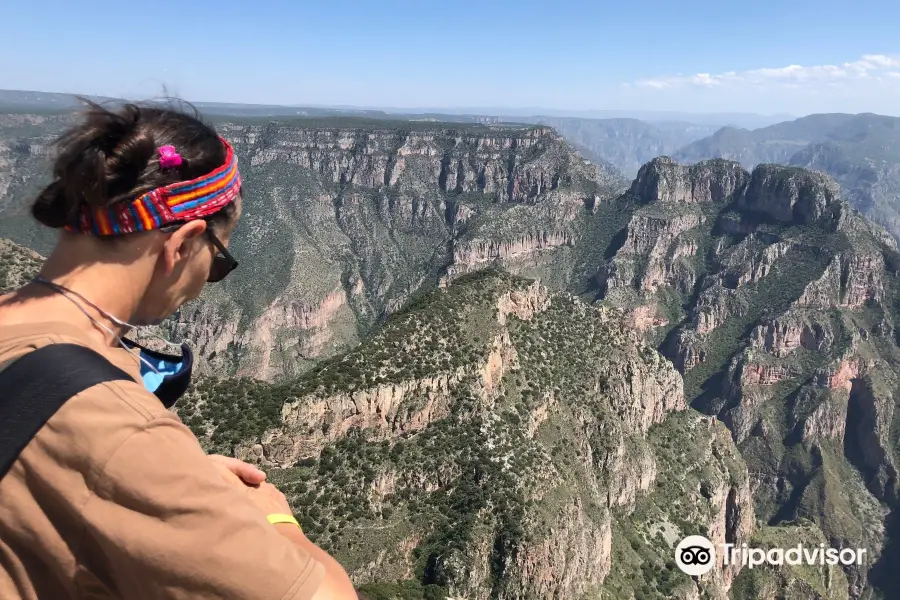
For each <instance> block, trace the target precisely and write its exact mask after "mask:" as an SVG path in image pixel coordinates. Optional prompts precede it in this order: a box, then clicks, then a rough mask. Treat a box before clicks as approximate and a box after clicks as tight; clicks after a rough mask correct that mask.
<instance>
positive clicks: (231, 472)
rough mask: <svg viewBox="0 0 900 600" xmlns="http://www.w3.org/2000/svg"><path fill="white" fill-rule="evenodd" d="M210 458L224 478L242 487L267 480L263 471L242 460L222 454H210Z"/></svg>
mask: <svg viewBox="0 0 900 600" xmlns="http://www.w3.org/2000/svg"><path fill="white" fill-rule="evenodd" d="M209 460H211V461H212V462H213V465H214V466H215V467H216V468H217V469H218V470H219V472H220V473H221V475H222V478H223V479H225V481H227V482H228V483H231V484H233V485H237V486H240V487H245V486H248V485H259V484H261V483H262V482H264V481H265V480H266V474H265V473H264V472H263V471H260V470H259V469H257V468H256V467H254V466H253V465H251V464H249V463H245V462H244V461H242V460H238V459H236V458H231V457H230V456H222V455H221V454H210V455H209Z"/></svg>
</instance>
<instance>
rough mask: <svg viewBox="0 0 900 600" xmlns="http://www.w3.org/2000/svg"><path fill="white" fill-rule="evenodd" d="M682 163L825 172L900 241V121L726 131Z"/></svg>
mask: <svg viewBox="0 0 900 600" xmlns="http://www.w3.org/2000/svg"><path fill="white" fill-rule="evenodd" d="M674 157H675V158H676V159H678V160H680V161H685V162H695V161H699V160H703V159H707V158H726V159H729V160H736V161H738V162H740V163H741V164H742V165H744V167H746V168H753V167H754V166H756V165H757V164H762V163H779V164H788V165H794V166H799V167H807V168H810V169H816V170H819V171H824V172H826V173H828V174H829V175H831V176H832V177H834V178H835V179H836V180H837V182H838V183H840V184H841V187H842V188H843V190H844V194H845V196H846V198H847V199H848V200H849V201H850V202H851V204H853V205H854V206H855V207H856V208H858V209H859V210H860V211H862V212H863V214H865V215H866V216H868V217H869V218H871V219H873V220H874V221H876V222H877V223H880V224H882V225H884V226H885V227H886V228H887V229H888V230H889V231H890V232H891V233H892V234H893V235H894V236H895V237H900V118H897V117H886V116H883V115H875V114H871V113H863V114H858V115H849V114H822V115H810V116H808V117H803V118H801V119H797V120H795V121H788V122H786V123H779V124H777V125H771V126H769V127H763V128H761V129H755V130H753V131H750V130H747V129H737V128H734V127H725V128H722V129H720V130H719V131H717V132H715V133H714V134H713V135H711V136H709V137H705V138H703V139H700V140H697V141H694V142H693V143H691V144H688V145H687V146H685V147H684V148H682V149H681V150H679V151H677V152H676V153H675V154H674Z"/></svg>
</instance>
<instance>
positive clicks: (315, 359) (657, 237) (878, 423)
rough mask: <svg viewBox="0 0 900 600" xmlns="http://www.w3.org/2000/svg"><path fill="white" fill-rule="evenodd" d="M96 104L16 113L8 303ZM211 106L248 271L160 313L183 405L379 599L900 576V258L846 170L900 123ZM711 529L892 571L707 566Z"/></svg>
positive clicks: (692, 592)
mask: <svg viewBox="0 0 900 600" xmlns="http://www.w3.org/2000/svg"><path fill="white" fill-rule="evenodd" d="M70 118H71V117H70V116H69V115H67V114H38V113H28V112H19V113H9V114H4V115H2V116H0V237H4V238H8V239H9V240H11V241H3V242H0V266H2V267H0V290H9V289H13V288H15V287H16V286H18V285H20V284H21V283H22V282H23V281H26V280H27V278H28V277H29V276H30V275H31V274H33V273H34V271H35V269H36V268H38V265H39V263H40V257H39V255H38V254H35V252H33V251H32V250H35V251H37V252H38V253H42V252H43V253H45V252H46V251H47V250H48V248H49V247H50V244H51V242H52V236H49V235H48V234H47V233H46V232H42V231H40V230H38V229H37V227H36V226H34V225H33V224H31V222H30V219H29V217H28V215H27V202H28V200H29V197H30V194H31V193H33V190H35V189H37V187H39V185H40V183H41V181H42V179H41V177H42V173H44V171H43V169H45V164H46V163H45V161H46V159H47V157H48V155H49V152H50V146H49V144H50V142H51V141H52V139H53V136H54V135H56V133H58V131H59V130H60V129H62V127H64V126H65V124H66V123H67V122H69V121H68V120H69V119H70ZM213 118H214V119H215V120H216V124H217V127H218V128H219V130H220V131H221V132H222V134H223V135H224V136H225V137H226V138H227V139H229V141H231V143H232V144H233V145H234V147H235V149H236V151H237V153H238V155H239V158H240V161H241V167H242V172H243V174H244V179H245V181H246V185H245V191H244V201H245V216H244V218H243V220H242V223H241V225H240V227H239V230H238V233H237V234H236V237H235V239H234V242H233V244H232V248H233V251H234V253H235V255H236V256H237V257H238V259H239V260H240V261H241V265H242V266H241V268H240V269H238V270H237V271H236V272H235V273H234V275H233V278H230V279H229V280H226V282H224V284H222V285H217V286H208V289H207V290H206V291H205V292H204V295H203V296H202V297H201V299H200V300H199V301H197V302H196V303H193V304H191V305H188V306H186V307H184V309H183V310H181V311H180V312H179V314H177V315H176V316H175V317H174V318H173V319H172V320H171V322H168V323H166V324H165V325H163V326H162V328H163V333H165V334H166V335H168V336H170V337H172V338H173V339H179V338H186V339H188V340H190V342H191V344H192V345H193V347H194V348H195V351H196V352H197V354H198V356H199V357H200V361H201V363H202V365H203V366H202V368H201V369H200V370H199V371H198V374H199V377H198V379H197V380H196V381H195V385H194V386H193V388H192V390H191V391H190V393H189V394H188V395H187V396H186V397H185V398H184V399H182V400H181V401H180V402H179V404H178V405H177V407H176V410H177V412H178V414H179V416H180V417H181V418H182V420H184V422H185V423H186V424H187V425H188V426H189V427H191V429H192V430H193V431H194V432H195V433H196V434H197V436H198V438H199V439H200V440H201V443H202V444H203V445H204V447H205V448H206V449H207V450H209V451H215V452H220V453H225V454H234V455H236V456H238V457H240V458H243V459H245V460H248V461H251V462H254V463H257V464H260V465H262V466H264V467H265V468H267V470H268V471H269V473H270V477H271V479H272V480H273V481H274V482H276V483H278V484H279V486H280V487H282V489H284V490H285V492H286V494H287V495H288V497H289V499H290V501H291V503H292V506H293V507H294V508H295V511H296V514H297V515H298V518H300V519H301V521H302V522H303V523H304V529H305V530H306V531H307V532H308V533H309V535H310V537H311V538H312V539H314V541H316V542H317V543H319V544H321V545H322V546H323V547H324V548H325V549H326V550H329V551H330V552H333V553H334V554H335V556H336V557H337V558H338V559H339V560H340V561H341V562H342V564H344V565H345V566H346V568H347V570H348V572H349V573H350V574H351V576H352V578H353V579H354V582H355V583H356V584H357V585H358V586H362V589H363V590H365V591H367V593H369V594H370V596H371V597H373V598H395V597H404V598H406V597H415V598H439V597H446V596H448V595H449V596H453V597H460V596H461V597H467V598H478V599H482V598H484V599H487V598H522V597H534V598H548V597H560V598H634V599H635V600H646V599H651V598H683V599H685V600H686V599H689V598H690V599H695V598H701V597H705V598H716V599H719V598H721V599H724V598H733V599H735V600H739V599H749V598H765V599H768V598H771V599H775V598H782V597H789V598H801V599H806V598H808V599H814V598H828V599H831V598H835V599H837V598H841V599H844V598H847V599H849V598H864V599H866V600H875V599H877V598H884V599H889V598H893V597H895V596H896V595H897V594H898V593H900V592H898V590H897V588H896V583H895V582H893V580H892V577H891V573H892V572H893V570H894V568H895V565H897V564H898V560H900V554H898V553H897V550H896V546H895V544H896V542H895V541H894V540H895V539H896V536H895V533H894V532H895V530H896V525H895V523H896V520H897V517H896V514H897V509H898V505H897V502H898V500H897V496H898V488H897V470H896V468H897V467H896V465H897V459H898V456H897V452H898V448H897V429H896V428H897V423H896V419H895V406H896V398H895V397H896V390H897V389H898V388H897V384H898V377H900V348H898V339H900V338H898V334H897V322H898V321H897V319H898V316H900V313H898V307H900V303H898V300H900V296H898V294H900V287H898V269H900V252H898V249H897V243H896V241H895V238H894V236H893V235H891V232H890V231H889V230H885V228H883V227H882V226H880V225H878V224H875V223H873V222H872V221H870V220H868V219H867V218H866V217H867V216H872V214H873V213H872V210H873V209H872V206H873V205H869V206H868V208H867V205H866V204H865V203H864V202H863V201H862V200H861V198H862V197H863V196H862V195H861V194H862V192H859V191H858V190H859V189H861V188H858V187H854V186H855V185H856V184H855V183H853V181H857V180H856V179H853V180H852V181H851V180H850V179H847V177H851V174H852V173H855V171H853V169H852V168H849V167H848V168H847V169H845V170H844V171H843V172H844V175H841V174H840V173H839V172H835V173H834V175H835V177H831V176H829V175H827V174H826V173H824V172H831V171H838V170H839V169H837V168H836V167H834V166H833V165H834V164H836V162H831V161H830V160H829V159H828V157H829V156H834V155H836V154H835V153H844V154H847V155H852V154H853V153H854V152H857V151H858V150H859V149H860V148H866V147H868V146H866V145H865V144H868V143H869V142H868V141H866V140H868V139H869V138H868V137H867V136H868V135H871V136H875V137H878V136H882V137H883V136H886V135H888V134H886V133H884V131H885V129H884V128H883V127H881V126H880V125H879V126H877V127H875V126H873V127H872V128H871V131H870V133H869V134H867V135H866V136H863V137H859V136H857V137H854V136H853V135H850V134H845V135H844V137H843V138H840V137H839V133H834V131H838V130H839V129H840V127H851V125H847V124H844V125H841V124H835V125H834V127H835V129H833V130H831V131H832V133H830V134H828V135H829V136H830V137H828V138H827V141H823V139H824V138H818V137H815V136H814V135H812V134H808V133H805V132H803V131H799V132H798V131H795V130H789V131H787V132H786V133H784V132H782V133H778V134H777V136H776V135H775V134H772V135H773V136H775V137H771V136H770V137H765V136H764V135H763V134H758V133H757V132H758V131H761V130H756V131H754V132H748V134H747V135H750V134H752V136H751V137H753V136H756V137H754V140H755V139H756V138H757V137H758V138H759V141H753V140H751V141H746V140H745V141H742V142H736V146H735V147H736V150H734V151H732V150H728V149H727V147H726V146H725V144H724V142H722V140H723V139H725V138H727V136H725V135H724V134H722V132H721V131H720V132H719V133H715V134H713V137H714V138H716V139H718V140H719V141H720V142H722V144H720V145H719V146H715V147H713V146H711V145H710V144H709V143H708V142H705V141H704V140H703V136H704V135H709V133H710V130H709V129H704V128H703V127H699V126H695V127H693V128H692V129H690V131H689V132H684V131H681V130H679V131H678V132H672V131H669V132H668V133H666V132H665V130H664V129H663V128H661V126H658V125H653V126H652V128H651V126H649V125H647V124H641V122H639V121H638V122H636V123H631V122H628V123H619V124H617V125H616V126H617V127H622V128H624V129H619V130H616V131H617V133H615V135H613V134H612V133H610V132H611V131H613V130H612V129H609V127H613V124H609V123H607V124H603V125H602V126H601V125H598V124H595V123H588V124H583V123H570V124H568V125H567V124H566V123H565V122H563V121H562V120H560V121H559V122H556V123H551V122H550V120H546V121H547V122H544V121H545V120H544V119H541V122H540V123H524V124H514V123H462V122H456V123H449V122H437V123H435V122H413V121H400V120H390V119H382V118H379V119H370V118H359V117H348V116H341V117H322V118H319V117H317V118H315V119H312V118H310V119H297V118H294V117H291V118H287V117H278V118H275V117H265V118H249V117H230V116H217V117H213ZM801 121H802V119H801ZM837 121H841V119H837ZM841 122H842V123H843V121H841ZM848 122H849V121H848ZM854 123H856V124H855V125H852V127H858V126H859V124H858V122H854ZM645 125H647V126H646V127H645ZM569 126H571V127H573V128H574V129H573V130H571V131H569V133H566V131H567V129H566V128H567V127H569ZM556 127H558V130H557V129H554V128H556ZM604 127H605V128H606V129H603V131H605V132H606V133H605V134H602V135H601V134H599V133H596V132H599V131H600V130H601V128H604ZM774 127H779V126H774ZM818 127H819V125H816V128H818ZM579 128H580V129H579ZM579 130H580V131H582V133H578V131H579ZM595 130H596V131H595ZM584 131H595V133H593V134H590V135H589V134H587V133H583V132H584ZM595 135H600V137H599V138H598V137H591V136H595ZM729 135H730V134H729ZM735 135H739V136H743V137H746V135H745V134H743V133H741V134H735ZM766 135H768V134H766ZM572 136H581V137H580V138H579V139H580V140H581V141H580V142H573V140H572ZM604 136H605V137H604ZM648 136H650V137H652V139H649V138H648ZM653 136H655V137H653ZM667 136H668V137H667ZM684 136H687V137H684ZM779 136H780V137H779ZM791 136H795V137H791ZM804 136H805V137H804ZM691 137H693V138H694V140H693V141H688V139H687V138H691ZM882 137H878V139H882ZM619 138H620V139H621V148H620V149H616V147H615V143H618V142H614V140H615V139H619ZM707 139H708V138H707ZM741 139H743V138H741ZM592 140H593V142H592ZM642 140H643V141H642ZM797 140H799V141H797ZM817 140H818V141H817ZM573 143H575V145H574V146H573ZM592 143H593V144H594V145H593V147H592V146H591V144H592ZM886 143H887V142H885V144H886ZM681 144H684V145H681ZM823 144H824V145H826V146H828V147H827V148H825V147H824V146H822V145H823ZM883 145H884V144H883ZM679 146H680V147H681V148H682V149H681V150H679V149H678V148H679ZM808 146H809V147H808ZM686 148H688V149H689V148H696V150H690V151H688V150H686ZM660 150H665V151H664V152H658V151H660ZM767 152H768V153H767ZM829 152H830V153H831V154H829ZM582 153H583V154H582ZM657 153H659V154H672V155H674V156H677V157H681V158H682V159H683V160H684V162H679V161H677V160H674V159H672V158H666V157H657V156H656V155H657ZM706 154H722V155H724V156H725V157H726V158H733V159H736V160H735V161H732V160H726V159H725V158H714V159H712V160H707V156H705V155H706ZM841 155H842V156H843V154H841ZM591 156H593V158H590V157H591ZM884 156H885V158H884V161H885V162H884V163H883V164H884V165H888V164H889V162H890V160H891V159H890V157H889V156H888V155H884ZM774 162H785V163H792V164H791V165H775V164H771V163H774ZM837 162H840V161H837ZM817 165H818V166H819V167H820V168H821V171H824V172H820V171H811V170H808V169H806V168H804V167H807V166H813V167H814V166H817ZM891 168H892V167H890V166H884V169H885V171H884V172H889V171H890V169H891ZM630 171H634V172H635V176H634V177H633V178H626V177H625V176H623V175H622V174H621V173H622V172H630ZM879 182H880V183H877V185H881V186H882V187H883V189H888V188H889V185H890V184H889V183H887V182H886V180H879ZM843 184H846V185H843ZM873 185H875V184H873ZM879 189H882V188H879ZM854 190H856V191H854ZM884 202H886V204H884V206H890V205H891V204H890V202H888V201H887V200H885V201H884ZM885 214H886V213H885ZM885 220H886V218H885V219H881V221H885ZM885 224H886V225H887V224H888V223H885ZM690 534H704V535H708V536H709V537H710V539H714V540H718V541H722V542H724V541H729V542H732V543H737V544H740V543H743V542H747V543H751V542H752V543H756V544H760V545H776V544H778V543H782V542H785V541H788V542H793V541H794V540H797V539H803V540H808V541H810V543H814V544H818V543H828V544H832V545H836V546H854V547H865V548H867V549H868V550H869V553H870V556H871V558H872V562H871V564H868V565H866V566H865V567H864V568H861V569H856V568H847V569H833V570H828V571H823V570H817V569H805V568H797V569H794V568H785V569H778V570H775V569H771V568H766V569H757V570H753V571H750V570H748V569H746V568H744V569H741V568H740V566H739V565H737V566H729V567H725V566H724V565H721V566H720V568H718V569H716V570H714V571H712V572H711V575H710V576H708V577H703V578H701V579H700V580H692V579H691V578H689V577H688V576H686V575H684V574H683V573H682V572H681V571H679V570H678V569H676V568H674V565H673V564H672V558H671V556H672V547H673V545H674V544H675V543H677V540H679V539H681V538H682V537H684V536H686V535H690Z"/></svg>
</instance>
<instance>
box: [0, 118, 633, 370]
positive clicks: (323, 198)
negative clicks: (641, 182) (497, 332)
mask: <svg viewBox="0 0 900 600" xmlns="http://www.w3.org/2000/svg"><path fill="white" fill-rule="evenodd" d="M71 118H72V117H65V116H49V117H48V116H41V115H18V114H15V115H2V116H0V211H2V218H0V234H3V235H6V236H8V237H9V238H11V239H12V240H13V241H17V242H21V243H25V244H26V245H28V246H29V247H32V248H35V249H38V250H40V251H46V250H47V249H48V247H49V245H50V244H51V243H52V239H53V236H52V235H51V234H50V233H48V232H43V231H40V230H38V229H37V228H36V226H35V225H34V224H33V223H31V221H30V219H29V218H28V216H27V204H28V202H29V201H30V198H31V194H32V193H33V190H34V189H37V186H38V184H39V183H41V182H42V178H43V177H46V173H47V159H48V154H49V153H50V148H49V146H48V145H49V143H50V141H51V140H52V137H53V136H52V135H51V133H58V132H59V130H60V129H61V127H62V126H63V125H64V124H65V123H67V122H70V121H71ZM217 127H218V128H219V130H220V131H221V133H222V134H223V135H224V136H225V137H227V138H228V139H229V140H230V141H231V142H232V143H233V145H234V147H235V149H236V151H237V153H238V155H239V160H240V161H241V165H242V172H243V175H244V180H245V189H244V200H245V202H244V218H243V220H242V222H241V225H240V228H239V229H238V231H237V233H236V235H235V238H234V241H233V251H234V254H235V255H236V256H238V257H239V260H240V261H241V263H242V268H240V269H238V270H237V271H236V272H235V273H234V274H233V275H232V276H231V277H229V278H228V280H227V281H225V282H223V284H222V285H219V286H214V287H212V286H211V287H210V289H208V290H207V291H206V292H205V294H204V297H203V298H202V299H201V301H200V302H198V303H196V304H194V305H190V306H187V307H185V308H184V309H183V310H182V311H181V312H180V313H179V315H177V316H176V318H175V319H173V320H172V321H171V322H170V323H168V324H167V326H166V328H167V329H168V330H169V331H168V332H167V333H168V334H169V335H170V336H172V337H176V338H188V339H191V340H193V341H194V343H195V345H196V347H197V351H198V353H199V356H200V357H201V358H202V359H203V360H202V361H201V363H200V364H202V365H204V367H202V368H203V369H204V370H205V372H207V373H219V374H221V373H235V374H237V375H240V376H243V375H248V376H253V377H256V378H261V379H274V378H278V377H281V376H288V375H291V374H297V373H299V372H302V371H303V370H305V369H307V368H309V367H310V366H311V365H313V364H315V363H316V362H317V361H319V360H321V359H323V358H326V357H328V356H331V355H333V354H335V353H336V352H338V351H340V350H346V349H347V348H349V347H352V346H353V345H354V344H356V343H357V341H358V340H359V338H360V336H361V335H365V334H366V333H367V332H368V331H370V330H371V329H372V327H373V326H375V325H376V324H377V323H378V322H380V321H381V320H382V319H383V318H384V317H385V316H386V315H387V314H390V313H391V312H392V311H394V310H396V309H397V308H399V307H400V306H401V305H402V304H403V303H404V302H405V301H406V300H407V299H408V298H409V297H410V295H411V294H413V293H414V292H416V291H417V290H419V289H420V288H423V287H424V288H426V289H427V288H428V287H429V286H432V285H434V284H435V283H436V282H437V281H438V280H439V279H441V278H452V277H455V276H458V275H460V274H462V273H465V272H468V271H471V270H474V269H479V268H482V267H484V266H490V265H492V264H498V265H503V266H504V267H506V268H508V269H510V270H512V271H528V273H529V274H541V273H545V272H551V271H552V272H556V266H557V264H558V262H559V257H566V259H567V257H568V255H570V254H571V248H572V246H573V245H574V244H575V243H576V242H577V240H578V239H579V237H580V235H581V230H580V223H579V222H578V217H579V216H581V214H582V213H583V212H584V210H585V206H592V205H594V204H596V203H598V202H600V201H602V200H604V199H606V198H609V197H612V196H614V195H615V194H616V193H617V191H618V190H619V189H620V188H621V187H623V184H622V182H621V180H619V179H618V176H617V175H615V174H614V173H613V172H612V171H609V170H605V168H604V167H600V166H596V165H592V164H590V163H589V162H587V161H585V160H584V159H583V158H582V157H580V156H579V155H578V154H576V153H575V152H574V151H573V150H572V149H571V148H570V147H569V146H568V145H567V144H566V143H565V142H564V141H563V140H562V138H561V137H560V136H559V135H557V134H556V133H555V132H554V131H553V130H551V129H549V128H547V127H528V126H524V125H523V126H515V125H513V126H493V125H492V126H487V125H464V124H434V123H409V122H396V123H395V122H386V121H369V120H363V119H297V120H280V121H278V120H273V121H267V120H262V119H259V120H244V121H238V120H233V119H232V120H219V121H218V122H217ZM568 271H571V269H568V270H567V272H566V273H568ZM560 276H561V277H569V275H568V274H563V275H560Z"/></svg>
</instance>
